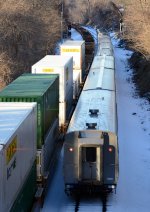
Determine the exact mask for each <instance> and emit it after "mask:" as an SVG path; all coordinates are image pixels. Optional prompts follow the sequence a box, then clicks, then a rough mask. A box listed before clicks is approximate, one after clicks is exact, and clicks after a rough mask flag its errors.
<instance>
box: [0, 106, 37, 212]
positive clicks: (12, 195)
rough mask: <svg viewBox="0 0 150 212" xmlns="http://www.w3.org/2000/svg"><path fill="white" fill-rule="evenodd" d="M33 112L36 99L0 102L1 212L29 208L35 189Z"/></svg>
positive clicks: (34, 122)
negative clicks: (26, 101) (27, 101)
mask: <svg viewBox="0 0 150 212" xmlns="http://www.w3.org/2000/svg"><path fill="white" fill-rule="evenodd" d="M36 114H37V107H36V103H0V167H1V172H0V211H1V212H5V211H21V210H19V208H22V210H23V211H29V210H30V209H31V206H32V202H33V198H34V194H35V191H36V166H35V160H36V140H37V128H36V122H37V116H36ZM31 187H32V189H31Z"/></svg>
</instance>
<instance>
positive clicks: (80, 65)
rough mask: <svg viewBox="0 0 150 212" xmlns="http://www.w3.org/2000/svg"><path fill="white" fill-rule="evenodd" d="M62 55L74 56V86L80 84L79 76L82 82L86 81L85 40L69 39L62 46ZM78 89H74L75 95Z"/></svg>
mask: <svg viewBox="0 0 150 212" xmlns="http://www.w3.org/2000/svg"><path fill="white" fill-rule="evenodd" d="M60 49H61V50H60V51H61V55H68V56H73V79H74V82H73V83H74V88H76V87H77V86H78V85H77V84H78V78H79V79H80V83H82V82H83V81H84V78H85V74H86V72H85V41H73V40H67V41H65V42H64V43H63V44H62V45H61V46H60ZM77 91H78V90H75V89H74V94H73V96H74V97H75V96H77V95H78V94H76V92H77Z"/></svg>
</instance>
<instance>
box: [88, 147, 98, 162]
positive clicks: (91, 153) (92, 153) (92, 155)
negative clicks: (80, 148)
mask: <svg viewBox="0 0 150 212" xmlns="http://www.w3.org/2000/svg"><path fill="white" fill-rule="evenodd" d="M86 161H87V162H96V148H95V147H86Z"/></svg>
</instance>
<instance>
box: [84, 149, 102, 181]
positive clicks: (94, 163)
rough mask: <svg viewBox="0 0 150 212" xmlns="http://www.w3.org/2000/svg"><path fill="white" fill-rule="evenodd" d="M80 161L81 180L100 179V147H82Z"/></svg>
mask: <svg viewBox="0 0 150 212" xmlns="http://www.w3.org/2000/svg"><path fill="white" fill-rule="evenodd" d="M81 163H82V164H81V167H82V168H81V178H82V180H85V181H86V180H87V181H88V180H90V181H91V180H93V181H95V180H96V181H97V180H98V181H99V180H100V147H82V151H81Z"/></svg>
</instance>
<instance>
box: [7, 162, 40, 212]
mask: <svg viewBox="0 0 150 212" xmlns="http://www.w3.org/2000/svg"><path fill="white" fill-rule="evenodd" d="M36 189H37V185H36V163H34V165H33V166H32V168H31V171H30V173H29V175H28V177H27V180H26V182H25V183H24V185H23V187H22V189H21V191H20V193H19V195H18V197H17V199H16V201H15V202H14V204H13V206H12V208H11V210H10V212H29V211H31V208H32V205H33V200H34V195H35V192H36Z"/></svg>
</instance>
